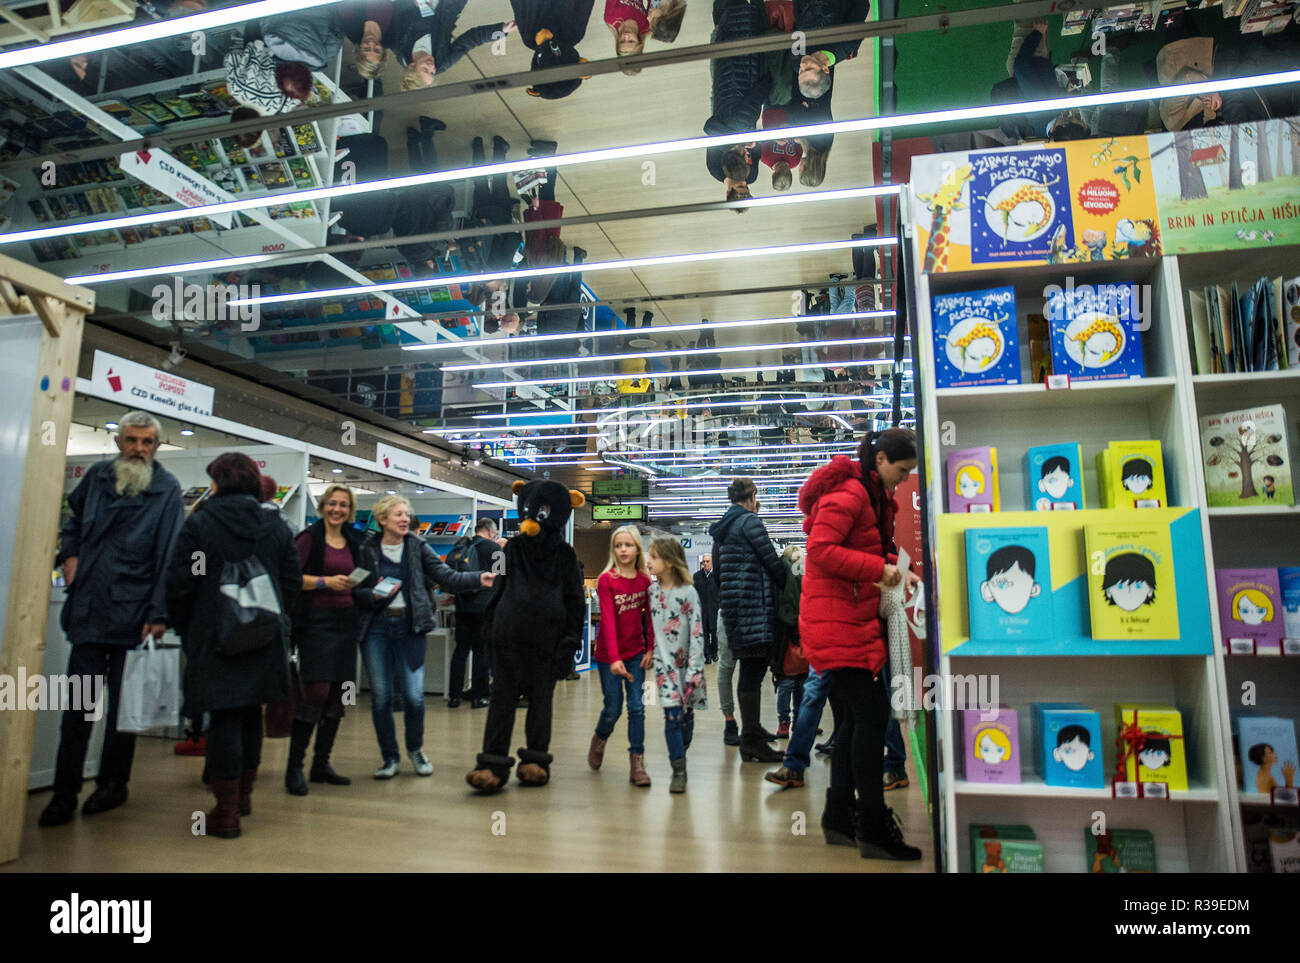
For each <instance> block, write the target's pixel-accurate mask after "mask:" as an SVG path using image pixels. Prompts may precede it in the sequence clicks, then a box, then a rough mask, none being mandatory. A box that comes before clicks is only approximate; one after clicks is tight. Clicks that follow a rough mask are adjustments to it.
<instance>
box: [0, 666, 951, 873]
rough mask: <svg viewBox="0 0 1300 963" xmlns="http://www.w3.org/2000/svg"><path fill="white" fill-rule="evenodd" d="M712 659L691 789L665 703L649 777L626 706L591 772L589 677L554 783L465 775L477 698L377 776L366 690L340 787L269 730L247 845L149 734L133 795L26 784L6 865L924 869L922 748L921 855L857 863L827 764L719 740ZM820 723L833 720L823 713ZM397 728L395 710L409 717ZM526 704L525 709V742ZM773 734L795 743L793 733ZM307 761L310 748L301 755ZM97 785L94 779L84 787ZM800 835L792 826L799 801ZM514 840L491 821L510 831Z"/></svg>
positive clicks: (477, 732)
mask: <svg viewBox="0 0 1300 963" xmlns="http://www.w3.org/2000/svg"><path fill="white" fill-rule="evenodd" d="M715 670H716V666H710V667H709V683H710V690H711V691H710V704H711V708H710V709H708V710H705V711H703V712H701V713H700V714H699V718H698V720H697V725H696V734H695V744H694V745H693V746H692V747H691V750H690V752H689V753H688V771H689V777H690V781H689V786H688V789H687V792H686V793H685V794H684V795H681V796H673V795H670V794H669V792H668V778H669V774H670V770H669V766H668V758H667V753H666V751H665V748H664V741H663V722H662V710H661V709H659V708H657V707H649V708H647V709H646V730H647V732H646V747H647V768H648V769H649V771H650V775H651V776H652V778H653V780H654V785H652V786H651V787H650V788H649V789H638V788H636V787H634V786H632V785H631V784H630V783H629V782H628V778H627V763H626V721H625V720H626V717H624V720H621V721H620V722H619V725H618V727H617V728H616V729H615V731H614V735H613V738H612V739H611V740H610V745H609V750H608V751H607V753H606V759H605V765H604V767H603V768H602V770H601V771H600V772H595V773H593V772H592V771H590V769H588V767H587V764H586V751H587V744H588V741H589V739H590V737H591V732H592V727H593V726H594V724H595V720H596V717H597V715H598V714H599V711H600V703H601V699H600V686H599V683H598V681H597V679H596V677H595V673H594V672H592V673H584V674H583V676H582V678H581V680H579V681H576V682H562V683H559V684H558V686H557V689H556V699H555V723H554V729H553V731H554V735H553V738H552V745H551V751H552V753H553V754H554V755H555V757H556V759H555V762H554V763H553V764H552V781H551V784H550V785H549V786H547V787H545V788H541V789H523V788H520V787H519V784H518V783H517V782H514V781H512V782H511V784H510V787H509V788H508V789H506V790H504V791H503V792H501V793H499V794H497V795H496V796H491V797H478V796H476V795H474V794H473V793H472V791H471V790H470V789H469V787H468V786H466V785H465V781H464V776H465V773H466V772H467V771H468V770H469V769H471V768H473V762H474V756H475V753H476V751H477V749H478V747H479V742H480V740H481V738H482V733H483V722H484V719H485V716H486V710H483V709H480V710H471V709H470V708H469V705H468V703H464V704H462V705H461V707H460V708H458V709H449V708H448V707H447V705H446V703H445V702H444V701H443V700H442V699H441V698H439V697H436V696H429V697H427V698H426V704H425V711H426V729H425V752H426V753H427V754H428V756H429V758H430V759H431V760H432V762H433V764H434V774H433V776H432V778H420V777H418V776H416V775H415V773H414V771H413V770H412V768H411V765H410V761H409V760H408V759H405V758H403V760H402V767H403V768H402V772H401V774H400V775H399V776H398V777H397V778H395V779H392V780H388V781H384V782H380V781H376V780H374V779H372V778H371V775H372V773H373V772H374V769H375V768H376V767H377V766H378V764H379V762H380V759H379V754H378V750H377V748H376V743H375V737H374V731H373V727H372V725H371V722H370V712H369V701H368V698H365V697H363V699H362V704H361V705H359V706H357V707H356V708H352V709H349V710H348V716H347V718H346V719H345V720H344V722H343V726H342V728H341V730H340V732H339V739H338V744H337V746H336V748H335V753H334V760H333V761H334V765H335V768H336V769H338V771H340V772H342V773H344V774H345V775H349V776H351V777H352V779H353V780H354V781H353V784H352V785H351V786H346V787H333V786H321V785H316V784H313V785H312V787H311V793H310V794H309V795H308V796H306V797H302V798H298V797H293V796H289V795H287V794H286V793H285V791H284V784H283V766H284V761H285V756H286V753H287V750H288V740H286V739H277V740H267V741H266V742H265V745H264V750H263V761H262V769H261V777H260V779H259V782H258V786H257V790H256V791H255V792H254V794H253V815H252V816H250V817H246V818H245V819H244V820H243V836H242V837H241V838H240V839H238V840H220V839H215V838H214V839H207V838H201V837H195V836H193V835H192V834H191V831H190V825H191V816H192V814H193V813H194V811H196V810H199V809H208V808H210V807H211V805H212V797H211V796H210V795H209V794H208V793H207V792H206V791H205V790H204V788H203V786H202V784H201V782H200V772H201V769H202V760H201V759H196V758H186V757H181V756H176V755H174V754H173V752H172V744H171V742H170V741H163V740H160V739H149V738H141V739H140V740H139V741H138V743H137V749H136V757H135V766H134V770H133V772H132V777H131V786H130V791H131V798H130V800H129V801H128V802H127V804H126V805H125V806H122V807H120V808H119V809H116V810H113V811H111V812H108V813H101V814H100V815H97V816H91V817H82V816H81V815H78V816H77V818H76V819H75V820H74V821H73V822H72V823H69V824H67V825H65V826H60V827H55V828H52V829H41V828H40V827H38V826H37V825H36V819H37V816H38V815H39V813H40V810H41V809H42V808H43V807H44V806H45V804H46V802H47V801H48V800H49V798H50V794H49V792H39V793H33V794H32V795H31V796H29V797H28V806H27V814H26V825H25V829H24V834H23V844H22V855H21V856H20V858H19V859H18V860H17V861H16V862H12V863H9V864H7V865H6V866H3V867H0V870H4V871H10V872H22V871H29V872H145V871H147V872H193V871H205V872H212V871H217V872H221V871H244V872H248V871H253V872H279V871H287V872H347V871H359V872H389V871H397V872H409V871H424V872H427V871H448V872H471V871H490V872H492V871H577V872H596V871H613V872H660V871H669V872H780V871H798V872H894V871H904V872H928V871H930V869H931V867H932V859H933V856H932V854H933V844H932V842H931V840H930V837H929V832H928V827H929V823H928V820H927V817H926V808H925V803H924V800H923V799H922V797H921V792H920V789H919V787H918V784H917V782H916V776H915V772H914V770H913V766H912V761H911V760H909V761H908V770H909V774H910V776H911V781H912V785H911V787H910V788H907V789H901V790H897V791H893V792H890V793H888V794H887V795H886V799H887V801H888V802H889V804H890V805H891V806H892V807H893V808H894V809H895V810H896V811H897V812H898V813H899V816H900V818H901V819H902V821H903V825H904V829H905V835H906V838H907V839H908V841H909V842H911V843H912V844H914V845H917V846H920V847H922V849H923V850H924V854H925V855H924V858H923V859H922V860H921V861H920V862H919V863H909V864H902V863H888V862H878V861H873V860H863V859H861V858H860V857H859V856H858V854H857V852H856V851H855V850H852V849H849V848H846V847H839V846H827V845H826V844H825V842H824V841H823V840H822V836H821V831H820V828H819V825H818V819H819V816H820V814H821V807H822V801H823V799H824V795H825V788H826V785H827V782H828V779H829V763H828V761H827V760H826V759H825V757H821V756H816V755H814V760H813V764H812V766H811V768H810V769H809V770H808V773H807V777H808V781H807V785H806V786H805V787H804V788H802V789H787V790H781V789H779V788H778V787H776V786H775V785H773V784H771V783H768V782H766V781H764V779H763V773H764V772H765V771H767V770H768V769H771V768H774V766H769V765H762V764H758V763H743V764H742V763H741V762H740V759H739V756H738V754H737V751H736V750H735V749H733V748H729V747H726V746H724V745H723V742H722V714H721V713H720V712H719V711H718V709H717V707H716V706H717V703H716V700H715V699H714V698H713V693H714V691H715V690H714V688H713V683H714V675H715ZM763 709H764V721H765V724H766V725H767V726H768V728H769V729H775V727H776V711H775V696H774V695H773V693H772V691H771V686H770V683H768V684H766V688H765V690H764V694H763ZM823 721H824V724H825V725H826V726H827V731H829V722H830V713H829V711H828V712H827V713H826V716H825V718H824V720H823ZM397 724H398V738H399V739H400V738H401V717H400V715H399V716H398V719H397ZM522 729H523V712H522V711H521V712H520V713H519V714H518V716H517V717H516V727H515V742H516V743H519V742H520V741H521V736H522ZM778 745H780V746H782V747H783V746H784V741H782V742H781V743H779V744H778ZM308 761H309V763H310V756H309V757H308ZM92 788H93V786H92V785H91V784H90V783H87V786H86V789H85V790H84V791H83V794H82V799H83V800H84V798H85V796H86V794H88V793H89V792H90V791H91V789H92ZM800 812H802V813H803V814H805V817H806V828H807V834H806V835H804V836H798V835H795V834H794V832H793V831H792V828H793V827H794V826H795V825H796V814H797V813H800ZM503 817H504V835H499V834H494V832H493V830H494V828H496V829H497V830H498V831H499V830H500V829H501V828H502V819H503Z"/></svg>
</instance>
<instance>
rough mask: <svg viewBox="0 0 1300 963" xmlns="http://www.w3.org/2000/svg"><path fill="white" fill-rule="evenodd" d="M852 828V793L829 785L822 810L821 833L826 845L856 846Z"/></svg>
mask: <svg viewBox="0 0 1300 963" xmlns="http://www.w3.org/2000/svg"><path fill="white" fill-rule="evenodd" d="M853 833H854V829H853V794H852V793H851V792H848V791H846V790H844V789H837V788H836V787H834V786H831V787H830V788H828V789H827V790H826V808H825V809H823V810H822V835H823V836H825V837H826V844H827V845H828V846H856V845H857V844H858V842H857V840H856V839H855V838H854V835H853Z"/></svg>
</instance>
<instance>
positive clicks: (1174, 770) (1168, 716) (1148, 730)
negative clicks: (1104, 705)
mask: <svg viewBox="0 0 1300 963" xmlns="http://www.w3.org/2000/svg"><path fill="white" fill-rule="evenodd" d="M1115 721H1116V724H1117V727H1118V731H1119V732H1120V733H1121V734H1123V733H1126V732H1130V733H1135V734H1136V735H1137V745H1136V746H1133V745H1131V744H1130V743H1129V742H1125V741H1121V747H1122V748H1125V749H1128V750H1129V755H1128V757H1127V759H1126V760H1125V767H1124V778H1125V779H1127V780H1128V781H1129V782H1163V783H1165V784H1167V785H1168V786H1169V788H1170V789H1176V790H1186V789H1187V746H1186V740H1185V739H1184V738H1183V716H1182V713H1180V712H1179V711H1178V710H1177V709H1175V708H1174V707H1173V706H1165V705H1147V704H1142V703H1127V704H1121V705H1117V706H1115ZM1133 749H1136V751H1132V750H1133Z"/></svg>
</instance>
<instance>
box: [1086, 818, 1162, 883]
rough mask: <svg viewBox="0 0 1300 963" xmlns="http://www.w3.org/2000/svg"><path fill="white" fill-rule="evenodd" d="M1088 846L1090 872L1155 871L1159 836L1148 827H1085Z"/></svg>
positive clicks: (1088, 870)
mask: <svg viewBox="0 0 1300 963" xmlns="http://www.w3.org/2000/svg"><path fill="white" fill-rule="evenodd" d="M1083 834H1084V840H1085V843H1084V845H1085V846H1086V847H1087V858H1086V862H1085V864H1084V865H1085V867H1086V869H1087V872H1089V873H1154V872H1155V871H1156V839H1155V837H1154V836H1152V835H1151V832H1150V831H1149V830H1146V829H1112V830H1109V831H1108V832H1104V833H1094V832H1093V831H1092V827H1091V826H1089V827H1087V828H1086V829H1084V831H1083Z"/></svg>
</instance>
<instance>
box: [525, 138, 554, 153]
mask: <svg viewBox="0 0 1300 963" xmlns="http://www.w3.org/2000/svg"><path fill="white" fill-rule="evenodd" d="M559 149H560V145H559V144H557V143H556V142H555V141H553V140H534V141H530V142H529V144H528V156H529V157H546V156H548V155H550V154H554V153H555V152H556V151H558V150H559Z"/></svg>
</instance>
